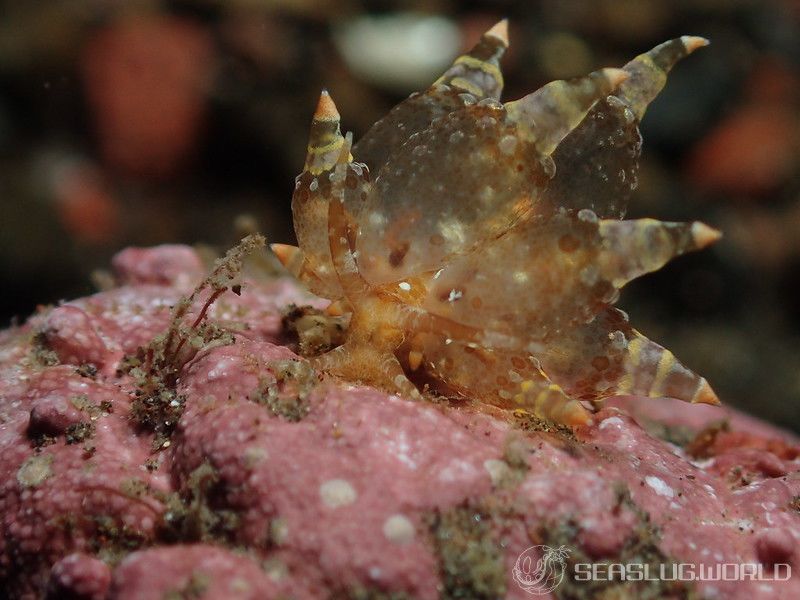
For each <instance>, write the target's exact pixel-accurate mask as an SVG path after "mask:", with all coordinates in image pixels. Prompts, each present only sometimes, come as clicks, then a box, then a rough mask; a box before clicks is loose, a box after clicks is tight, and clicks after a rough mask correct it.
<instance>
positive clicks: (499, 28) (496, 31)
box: [483, 19, 508, 48]
mask: <svg viewBox="0 0 800 600" xmlns="http://www.w3.org/2000/svg"><path fill="white" fill-rule="evenodd" d="M483 35H485V36H487V37H493V38H496V39H498V40H500V43H501V44H503V45H504V46H505V47H506V48H508V19H503V20H501V21H498V22H497V23H495V24H494V25H492V27H491V28H490V29H489V31H487V32H486V33H484V34H483Z"/></svg>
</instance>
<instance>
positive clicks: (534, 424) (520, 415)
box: [511, 410, 578, 442]
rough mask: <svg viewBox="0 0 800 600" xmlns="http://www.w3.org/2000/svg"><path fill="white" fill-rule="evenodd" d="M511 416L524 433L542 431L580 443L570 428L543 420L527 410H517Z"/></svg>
mask: <svg viewBox="0 0 800 600" xmlns="http://www.w3.org/2000/svg"><path fill="white" fill-rule="evenodd" d="M511 414H512V416H513V422H514V424H515V425H516V426H517V427H519V428H520V429H521V430H522V431H541V432H543V433H552V434H556V435H558V436H561V437H563V438H565V439H566V440H570V441H573V442H577V441H578V438H576V437H575V432H574V431H573V430H572V428H570V427H567V426H565V425H562V424H560V423H555V422H553V421H550V420H547V419H543V418H542V417H538V416H536V415H535V414H533V413H532V412H529V411H527V410H515V411H513V412H512V413H511Z"/></svg>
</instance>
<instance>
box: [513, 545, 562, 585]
mask: <svg viewBox="0 0 800 600" xmlns="http://www.w3.org/2000/svg"><path fill="white" fill-rule="evenodd" d="M568 555H569V550H568V549H567V547H566V546H559V547H558V548H552V547H550V546H531V547H530V548H528V549H527V550H525V552H523V553H522V554H520V555H519V558H518V559H517V562H516V563H515V564H514V570H513V572H512V574H513V576H514V581H516V582H517V583H518V584H519V586H520V587H521V588H522V589H523V590H525V591H526V592H528V593H529V594H536V595H542V594H548V593H550V592H552V591H553V590H554V589H556V588H557V587H558V585H559V584H560V583H561V580H562V579H564V566H565V563H566V560H567V556H568Z"/></svg>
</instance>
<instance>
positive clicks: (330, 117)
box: [314, 89, 341, 121]
mask: <svg viewBox="0 0 800 600" xmlns="http://www.w3.org/2000/svg"><path fill="white" fill-rule="evenodd" d="M340 118H341V117H340V116H339V111H338V110H337V109H336V104H334V103H333V98H331V95H330V94H329V93H328V90H325V89H323V90H322V92H321V93H320V95H319V102H317V109H316V110H315V111H314V120H315V121H338V120H339V119H340Z"/></svg>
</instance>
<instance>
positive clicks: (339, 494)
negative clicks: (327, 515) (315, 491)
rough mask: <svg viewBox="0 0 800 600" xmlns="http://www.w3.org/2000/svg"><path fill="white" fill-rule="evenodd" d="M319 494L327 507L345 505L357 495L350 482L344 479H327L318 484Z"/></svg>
mask: <svg viewBox="0 0 800 600" xmlns="http://www.w3.org/2000/svg"><path fill="white" fill-rule="evenodd" d="M319 495H320V496H321V497H322V501H323V502H324V503H325V506H327V507H328V508H339V507H340V506H347V505H348V504H352V503H353V502H355V501H356V498H357V497H358V494H356V491H355V490H354V489H353V486H352V485H350V482H348V481H345V480H344V479H329V480H328V481H326V482H325V483H323V484H322V485H321V486H319Z"/></svg>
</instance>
